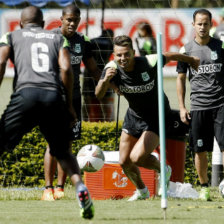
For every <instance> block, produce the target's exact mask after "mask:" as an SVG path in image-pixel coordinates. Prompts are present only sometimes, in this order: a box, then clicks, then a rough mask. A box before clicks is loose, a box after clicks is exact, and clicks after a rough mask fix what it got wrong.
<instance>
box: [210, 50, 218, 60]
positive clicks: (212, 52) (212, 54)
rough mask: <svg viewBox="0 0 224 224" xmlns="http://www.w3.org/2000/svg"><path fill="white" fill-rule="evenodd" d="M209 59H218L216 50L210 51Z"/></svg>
mask: <svg viewBox="0 0 224 224" xmlns="http://www.w3.org/2000/svg"><path fill="white" fill-rule="evenodd" d="M211 59H212V60H217V59H218V55H217V52H216V51H211Z"/></svg>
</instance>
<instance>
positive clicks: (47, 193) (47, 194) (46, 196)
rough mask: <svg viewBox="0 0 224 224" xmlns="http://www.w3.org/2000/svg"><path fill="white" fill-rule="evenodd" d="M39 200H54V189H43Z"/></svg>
mask: <svg viewBox="0 0 224 224" xmlns="http://www.w3.org/2000/svg"><path fill="white" fill-rule="evenodd" d="M41 200H42V201H54V189H53V188H47V189H45V190H44V193H43V195H42V198H41Z"/></svg>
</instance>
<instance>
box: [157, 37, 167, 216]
mask: <svg viewBox="0 0 224 224" xmlns="http://www.w3.org/2000/svg"><path fill="white" fill-rule="evenodd" d="M156 38H157V55H158V63H157V73H158V98H159V136H160V170H161V171H160V175H161V176H160V184H161V186H162V197H161V208H162V209H164V211H165V210H166V208H167V191H166V171H165V169H166V150H165V148H166V141H165V115H164V93H163V56H162V34H161V33H158V34H157V37H156ZM164 218H165V215H164Z"/></svg>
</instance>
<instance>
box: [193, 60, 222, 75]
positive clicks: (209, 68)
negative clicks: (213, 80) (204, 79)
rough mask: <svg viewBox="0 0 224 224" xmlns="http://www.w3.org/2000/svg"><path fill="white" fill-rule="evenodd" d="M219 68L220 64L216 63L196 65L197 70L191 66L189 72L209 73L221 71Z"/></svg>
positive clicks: (220, 67) (196, 73)
mask: <svg viewBox="0 0 224 224" xmlns="http://www.w3.org/2000/svg"><path fill="white" fill-rule="evenodd" d="M221 70H222V64H221V63H216V64H208V65H200V66H199V67H198V71H196V70H194V69H193V68H191V73H192V75H200V74H211V73H215V72H221Z"/></svg>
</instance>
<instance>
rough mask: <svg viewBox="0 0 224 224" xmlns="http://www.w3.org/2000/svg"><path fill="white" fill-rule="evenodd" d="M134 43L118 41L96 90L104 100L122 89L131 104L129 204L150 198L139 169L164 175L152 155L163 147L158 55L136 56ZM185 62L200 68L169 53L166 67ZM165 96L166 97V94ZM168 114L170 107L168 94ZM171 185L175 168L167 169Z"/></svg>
mask: <svg viewBox="0 0 224 224" xmlns="http://www.w3.org/2000/svg"><path fill="white" fill-rule="evenodd" d="M134 55H135V51H134V49H133V46H132V40H131V39H130V37H128V36H125V35H124V36H117V37H116V38H115V39H114V61H111V62H109V63H108V64H107V65H106V67H105V69H104V71H103V73H102V76H101V79H100V80H99V82H98V85H97V87H96V91H95V93H96V96H97V97H98V98H102V97H103V96H104V94H105V93H106V91H107V89H108V88H109V87H110V86H111V84H113V85H115V86H116V87H118V88H119V91H120V92H121V93H122V94H123V95H124V97H125V98H126V99H127V101H128V103H129V108H128V110H127V113H126V116H125V119H124V123H123V128H122V133H121V140H120V147H119V149H120V161H119V162H120V165H121V166H122V168H123V170H124V172H125V174H126V175H127V177H128V178H129V179H130V180H131V181H132V183H133V184H134V185H135V186H136V188H137V189H136V191H135V193H134V195H133V196H132V197H131V198H130V199H129V201H134V200H139V199H146V198H148V197H149V191H148V189H147V187H146V186H145V184H144V182H143V181H142V179H141V176H140V172H139V169H138V166H140V167H144V168H147V169H154V170H156V171H157V172H160V162H159V161H158V160H157V159H156V158H155V157H154V156H153V155H152V154H151V153H152V151H153V150H154V149H155V148H156V147H157V146H158V144H159V130H158V94H157V55H155V54H152V55H147V56H145V57H135V56H134ZM171 60H181V61H185V62H188V63H190V64H191V66H192V67H194V68H195V69H197V65H198V63H199V62H198V59H196V58H194V57H188V56H185V55H183V54H180V53H165V54H164V56H163V61H164V65H165V64H166V63H168V62H169V61H171ZM164 95H165V94H164ZM164 103H165V106H164V108H165V114H166V117H167V116H168V115H169V112H170V106H169V101H168V98H167V97H166V95H165V102H164ZM166 168H167V169H166V171H167V175H166V176H167V180H166V181H167V184H168V183H169V178H170V176H171V168H170V167H169V166H167V167H166Z"/></svg>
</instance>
